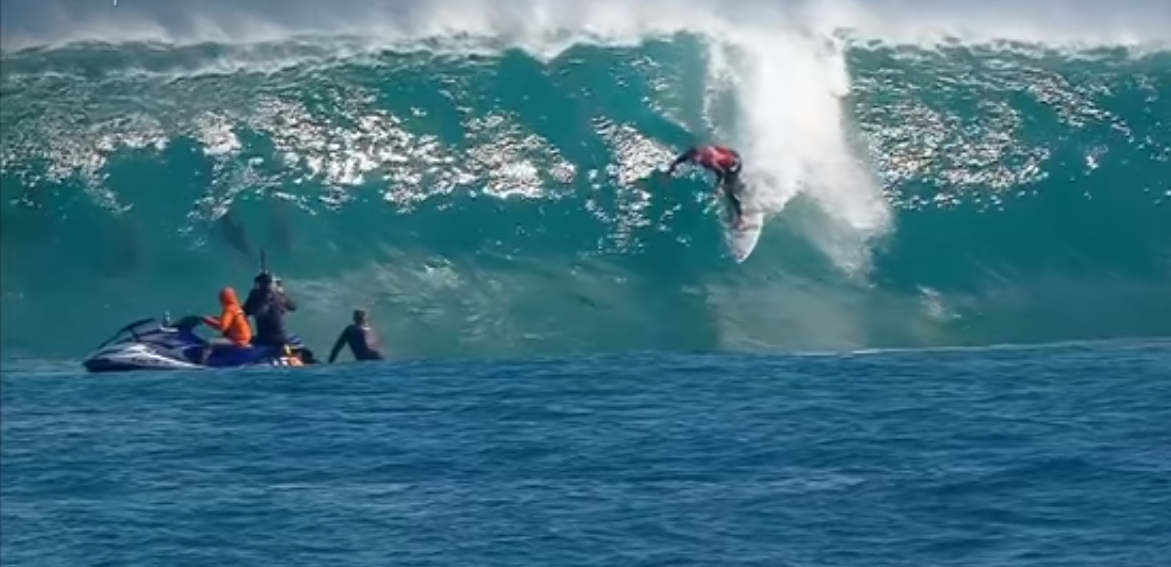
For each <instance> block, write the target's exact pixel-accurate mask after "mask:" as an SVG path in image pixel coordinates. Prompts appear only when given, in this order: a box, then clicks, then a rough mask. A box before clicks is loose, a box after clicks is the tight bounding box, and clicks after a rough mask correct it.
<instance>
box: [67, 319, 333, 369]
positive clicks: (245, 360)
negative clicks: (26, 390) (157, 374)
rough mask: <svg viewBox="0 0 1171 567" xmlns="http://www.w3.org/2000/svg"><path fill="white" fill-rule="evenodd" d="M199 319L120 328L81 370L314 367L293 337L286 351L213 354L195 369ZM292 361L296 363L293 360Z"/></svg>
mask: <svg viewBox="0 0 1171 567" xmlns="http://www.w3.org/2000/svg"><path fill="white" fill-rule="evenodd" d="M200 324H201V320H200V318H199V316H197V315H190V316H187V317H184V318H183V319H181V320H179V321H178V322H177V323H175V324H172V323H171V322H170V318H169V317H163V319H162V320H159V319H157V318H154V317H148V318H145V319H141V320H139V321H135V322H133V323H130V324H129V325H126V326H125V327H122V328H121V329H119V330H118V331H117V332H116V333H114V335H113V336H111V337H110V338H109V339H107V340H106V341H105V342H104V343H102V344H101V345H99V346H98V348H97V349H96V350H95V351H94V352H93V354H90V355H89V356H88V357H87V358H86V359H85V361H83V362H82V365H83V366H85V369H86V370H88V371H90V372H126V371H130V370H195V369H200V368H234V367H242V366H256V365H264V366H293V365H299V364H297V363H298V362H300V363H303V364H312V363H315V362H317V361H316V360H314V358H313V352H312V351H310V350H309V349H308V348H306V347H305V345H304V344H302V342H301V339H299V338H297V337H296V336H290V337H289V346H288V348H287V349H280V348H274V347H263V346H252V347H248V348H241V349H217V350H215V351H213V352H212V355H211V356H210V357H208V360H207V363H206V364H200V358H201V354H202V352H203V349H204V347H205V346H206V345H207V344H208V341H207V340H205V339H203V338H202V337H200V336H199V335H197V334H196V333H195V329H196V328H197V327H199V326H200ZM294 358H296V359H298V360H293V359H294Z"/></svg>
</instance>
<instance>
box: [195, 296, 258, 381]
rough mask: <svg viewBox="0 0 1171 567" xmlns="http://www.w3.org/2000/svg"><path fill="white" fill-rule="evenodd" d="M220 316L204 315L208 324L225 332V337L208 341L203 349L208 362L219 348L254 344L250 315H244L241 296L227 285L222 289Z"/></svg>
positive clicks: (204, 359) (243, 346)
mask: <svg viewBox="0 0 1171 567" xmlns="http://www.w3.org/2000/svg"><path fill="white" fill-rule="evenodd" d="M220 307H221V308H222V310H221V312H220V316H219V317H204V318H203V322H204V324H206V325H207V326H209V327H211V328H213V329H215V330H217V331H219V332H220V333H222V334H223V338H218V337H217V338H214V339H211V340H209V341H208V345H207V348H205V349H204V350H203V363H204V364H207V359H208V357H210V356H211V353H212V351H213V350H215V349H218V348H248V347H249V346H251V345H252V327H251V326H250V325H249V324H248V317H247V316H246V315H244V308H243V307H241V306H240V298H239V297H237V296H236V290H235V289H232V288H230V287H225V288H224V289H221V290H220Z"/></svg>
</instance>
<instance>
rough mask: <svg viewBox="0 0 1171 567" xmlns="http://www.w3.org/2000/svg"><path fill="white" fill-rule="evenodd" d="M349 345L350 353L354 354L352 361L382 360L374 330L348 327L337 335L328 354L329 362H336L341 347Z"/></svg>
mask: <svg viewBox="0 0 1171 567" xmlns="http://www.w3.org/2000/svg"><path fill="white" fill-rule="evenodd" d="M346 345H349V347H350V352H352V353H354V360H382V359H383V356H382V351H380V350H379V349H378V337H377V336H375V334H374V330H373V329H371V328H370V327H368V326H365V325H350V326H348V327H346V328H345V329H344V330H343V331H342V334H340V335H338V337H337V342H335V343H334V344H333V350H331V351H330V352H329V361H330V362H333V361H334V360H337V355H338V353H339V352H341V350H342V347H343V346H346Z"/></svg>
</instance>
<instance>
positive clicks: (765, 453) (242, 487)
mask: <svg viewBox="0 0 1171 567" xmlns="http://www.w3.org/2000/svg"><path fill="white" fill-rule="evenodd" d="M1169 353H1171V343H1167V342H1161V343H1160V342H1150V341H1147V342H1118V343H1097V344H1072V345H1055V346H1048V347H1033V348H985V349H978V350H954V351H906V352H874V353H859V354H854V355H826V356H818V355H809V356H796V355H794V356H769V357H765V356H749V355H670V354H649V353H648V354H636V355H623V356H607V357H579V358H574V359H568V360H567V359H547V360H525V361H499V362H496V363H493V364H484V363H475V362H467V363H442V364H440V363H412V364H407V363H399V364H394V363H390V364H353V365H337V366H329V367H321V368H315V369H312V370H301V371H299V370H286V371H281V370H260V371H246V372H243V373H240V372H222V373H221V372H196V373H161V374H133V375H124V376H117V377H114V376H91V377H83V376H75V375H72V371H70V370H66V371H65V372H60V371H58V370H56V369H51V368H50V369H46V368H39V369H31V368H30V369H26V370H25V371H24V372H23V373H18V374H13V373H6V374H5V375H4V378H3V390H2V391H3V407H4V420H3V425H2V433H3V446H2V448H3V454H2V456H3V464H4V468H3V492H4V503H3V509H2V520H3V532H2V534H3V547H2V549H0V552H2V556H3V560H4V565H6V566H11V567H18V566H37V567H57V566H61V567H88V566H105V565H133V566H136V567H155V566H157V567H184V566H235V565H248V566H292V565H297V566H302V565H303V566H314V567H316V566H323V565H330V566H355V567H372V566H376V565H417V566H432V565H433V566H455V565H461V566H462V565H485V566H494V565H509V566H545V565H558V566H565V567H570V566H577V565H581V566H593V565H606V566H626V565H629V566H654V565H680V566H684V565H696V566H712V565H727V566H733V565H736V566H739V565H760V566H765V565H767V566H792V567H806V566H859V567H876V566H917V567H918V566H948V565H956V566H965V567H968V566H996V567H1014V566H1025V565H1027V566H1053V567H1078V566H1094V567H1099V566H1101V567H1104V566H1110V567H1132V566H1133V567H1153V566H1156V565H1161V564H1163V562H1164V561H1165V560H1166V558H1167V557H1168V551H1169V546H1171V539H1168V534H1169V533H1171V514H1168V510H1171V451H1168V447H1169V446H1171V425H1169V424H1171V407H1169V405H1168V404H1167V400H1168V399H1171V381H1169V380H1168V378H1169V377H1171V354H1169Z"/></svg>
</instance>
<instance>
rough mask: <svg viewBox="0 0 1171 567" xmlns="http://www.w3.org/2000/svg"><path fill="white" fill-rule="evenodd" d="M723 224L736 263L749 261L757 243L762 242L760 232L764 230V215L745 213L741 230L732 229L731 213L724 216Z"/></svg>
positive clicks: (753, 212) (756, 212)
mask: <svg viewBox="0 0 1171 567" xmlns="http://www.w3.org/2000/svg"><path fill="white" fill-rule="evenodd" d="M723 222H724V236H725V240H726V241H727V242H728V248H729V249H730V250H731V252H732V256H734V257H735V258H736V263H740V262H743V261H745V260H747V259H748V257H749V256H750V255H752V251H753V250H755V249H756V243H757V242H759V241H760V231H761V229H763V228H764V213H761V212H759V211H747V212H745V213H744V224H743V225H741V226H740V227H739V228H732V215H731V213H730V212H729V213H728V214H726V215H724V218H723Z"/></svg>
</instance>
